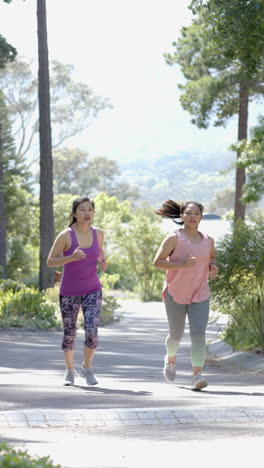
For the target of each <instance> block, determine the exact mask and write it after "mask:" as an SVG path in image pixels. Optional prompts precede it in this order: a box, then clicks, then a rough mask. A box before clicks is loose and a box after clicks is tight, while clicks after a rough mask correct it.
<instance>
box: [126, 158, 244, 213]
mask: <svg viewBox="0 0 264 468" xmlns="http://www.w3.org/2000/svg"><path fill="white" fill-rule="evenodd" d="M234 160H235V155H234V153H222V154H221V153H218V154H208V153H206V154H197V153H196V154H194V153H188V152H184V153H179V154H176V155H165V156H163V157H161V158H159V159H156V158H155V159H154V158H153V160H146V159H145V160H132V161H127V162H121V163H119V167H120V170H121V171H122V179H123V180H126V181H128V182H129V184H130V185H133V186H137V187H138V189H139V190H140V194H141V200H140V201H142V200H146V201H147V202H149V203H150V204H151V205H152V206H157V205H159V203H160V202H161V201H162V200H165V199H168V198H172V199H175V200H179V201H181V200H186V199H195V200H199V201H201V202H202V203H204V204H205V205H206V204H207V203H209V202H210V201H211V200H212V199H213V198H214V196H215V194H216V193H217V192H220V191H222V190H224V189H225V188H232V187H234V184H235V176H234V171H233V170H231V171H228V172H225V173H224V174H223V173H222V174H221V173H220V171H226V169H227V168H228V167H230V166H231V164H232V163H233V161H234Z"/></svg>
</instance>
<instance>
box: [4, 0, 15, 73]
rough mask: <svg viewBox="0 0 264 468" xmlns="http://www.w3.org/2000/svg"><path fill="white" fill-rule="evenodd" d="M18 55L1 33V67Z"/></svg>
mask: <svg viewBox="0 0 264 468" xmlns="http://www.w3.org/2000/svg"><path fill="white" fill-rule="evenodd" d="M4 1H6V0H4ZM16 55H17V51H16V49H15V48H14V47H13V46H12V45H11V44H9V43H8V42H7V40H6V39H5V38H4V37H3V36H2V35H1V34H0V69H1V68H4V67H6V65H7V64H8V63H9V62H13V60H15V58H16Z"/></svg>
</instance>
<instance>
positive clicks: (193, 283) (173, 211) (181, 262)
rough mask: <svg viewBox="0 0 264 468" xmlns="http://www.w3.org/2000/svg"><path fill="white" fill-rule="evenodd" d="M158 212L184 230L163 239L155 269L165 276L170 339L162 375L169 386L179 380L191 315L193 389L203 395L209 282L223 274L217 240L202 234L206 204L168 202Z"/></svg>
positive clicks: (205, 383) (164, 295)
mask: <svg viewBox="0 0 264 468" xmlns="http://www.w3.org/2000/svg"><path fill="white" fill-rule="evenodd" d="M156 213H157V214H158V215H160V216H162V217H163V218H170V219H172V220H173V221H174V222H175V223H177V224H181V225H183V228H181V229H178V230H177V231H176V232H174V233H172V234H170V235H168V236H167V237H166V238H165V239H164V241H163V242H162V244H161V246H160V248H159V250H158V252H157V254H156V257H155V259H154V266H155V267H157V268H161V269H163V270H165V271H166V280H165V284H164V288H163V292H162V297H163V300H164V302H165V307H166V313H167V317H168V324H169V334H168V336H167V338H166V349H167V354H166V356H165V360H164V368H163V374H164V377H165V378H166V380H167V381H168V382H173V381H174V380H175V378H176V351H177V349H178V346H179V344H180V341H181V338H182V336H183V333H184V327H185V319H186V315H188V320H189V326H190V335H191V342H192V353H191V361H192V367H193V380H192V389H193V390H201V389H202V388H204V387H206V386H207V385H208V383H207V381H206V379H205V378H204V377H203V376H202V370H203V366H204V361H205V350H206V342H205V331H206V326H207V323H208V317H209V296H210V290H209V286H208V278H209V276H210V277H211V278H215V277H216V275H217V270H218V269H217V266H216V265H215V263H214V261H215V249H214V241H213V239H211V238H210V237H208V236H207V235H206V234H203V233H201V232H199V231H198V226H199V223H200V221H201V219H202V214H203V206H202V205H201V203H198V202H192V201H188V202H186V203H183V204H182V205H179V204H178V203H176V202H174V201H173V200H168V201H166V202H165V203H163V205H162V207H161V208H160V209H159V210H157V211H156ZM176 219H181V221H176Z"/></svg>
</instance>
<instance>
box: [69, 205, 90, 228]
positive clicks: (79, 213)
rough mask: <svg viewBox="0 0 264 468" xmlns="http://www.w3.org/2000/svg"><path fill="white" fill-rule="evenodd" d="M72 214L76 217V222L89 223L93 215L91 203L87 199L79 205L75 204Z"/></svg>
mask: <svg viewBox="0 0 264 468" xmlns="http://www.w3.org/2000/svg"><path fill="white" fill-rule="evenodd" d="M73 216H74V217H75V218H76V221H77V222H78V223H82V224H83V223H84V224H85V223H87V224H91V222H92V220H93V217H94V208H93V205H92V203H90V202H88V201H85V202H82V203H80V205H78V206H77V208H76V211H75V213H73Z"/></svg>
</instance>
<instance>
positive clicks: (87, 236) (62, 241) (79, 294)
mask: <svg viewBox="0 0 264 468" xmlns="http://www.w3.org/2000/svg"><path fill="white" fill-rule="evenodd" d="M93 217H94V202H93V200H90V199H89V198H87V197H81V198H78V199H76V200H74V201H73V204H72V213H71V222H70V225H69V227H68V228H67V229H65V230H64V231H62V232H60V233H59V235H58V236H57V238H56V239H55V242H54V244H53V246H52V248H51V251H50V253H49V256H48V260H47V264H48V266H49V267H51V268H54V267H58V266H63V273H62V280H61V286H60V309H61V316H62V322H63V341H62V349H63V351H64V358H65V363H66V370H65V375H64V385H74V377H75V370H74V363H73V357H74V346H75V337H76V331H77V318H78V313H79V310H80V308H81V309H82V312H83V317H84V330H85V342H84V348H83V350H84V360H83V364H82V367H81V374H82V376H83V377H84V378H86V382H87V384H88V385H96V384H97V380H96V377H95V375H94V373H93V371H92V368H91V364H92V360H93V357H94V353H95V350H96V348H97V344H98V325H99V318H100V312H101V305H102V288H101V284H100V281H99V278H98V275H97V262H98V263H99V266H100V268H101V271H104V270H105V268H106V261H105V256H104V251H103V240H104V232H103V231H102V229H99V228H97V227H96V228H95V227H93V226H92V225H91V223H92V221H93Z"/></svg>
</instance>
